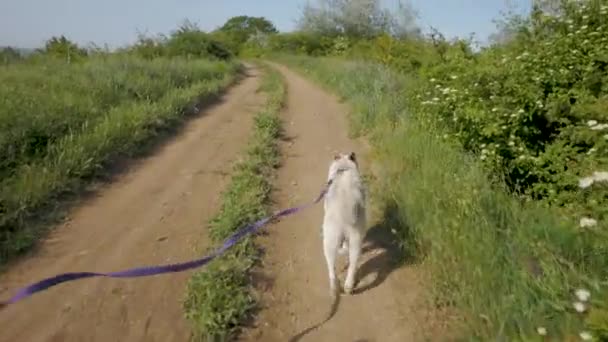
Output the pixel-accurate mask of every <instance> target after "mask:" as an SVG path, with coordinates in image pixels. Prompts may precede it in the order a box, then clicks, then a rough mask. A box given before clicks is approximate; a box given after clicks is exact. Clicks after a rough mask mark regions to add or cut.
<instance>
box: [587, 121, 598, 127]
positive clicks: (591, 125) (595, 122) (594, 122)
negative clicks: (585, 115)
mask: <svg viewBox="0 0 608 342" xmlns="http://www.w3.org/2000/svg"><path fill="white" fill-rule="evenodd" d="M595 125H597V121H595V120H589V121H587V126H589V127H593V126H595Z"/></svg>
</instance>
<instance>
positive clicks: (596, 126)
mask: <svg viewBox="0 0 608 342" xmlns="http://www.w3.org/2000/svg"><path fill="white" fill-rule="evenodd" d="M606 128H608V124H599V125H595V126H592V127H591V129H592V130H594V131H602V130H605V129H606Z"/></svg>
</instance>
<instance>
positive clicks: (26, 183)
mask: <svg viewBox="0 0 608 342" xmlns="http://www.w3.org/2000/svg"><path fill="white" fill-rule="evenodd" d="M239 69H240V67H239V65H238V64H236V63H226V62H210V61H205V60H191V61H187V60H185V59H179V58H175V59H171V60H169V59H156V60H152V61H145V60H142V59H138V58H134V57H129V56H106V57H100V58H91V59H89V60H87V61H85V62H83V63H76V64H66V63H63V62H59V61H55V60H53V59H51V58H46V59H45V60H44V61H40V62H38V63H23V64H14V65H9V66H0V155H1V156H2V157H1V159H0V263H3V262H5V261H6V260H7V259H8V258H10V257H11V256H14V255H16V254H18V253H20V252H22V251H24V250H26V249H27V248H29V247H30V246H32V245H33V243H34V242H35V241H36V239H37V237H38V236H39V235H40V234H41V233H42V232H43V230H44V229H43V228H44V227H48V225H47V224H44V223H41V222H40V221H44V220H41V217H42V216H45V217H48V216H50V215H49V214H48V213H49V212H53V210H54V209H56V208H54V206H55V204H56V203H57V202H58V201H57V200H58V199H60V198H62V195H65V194H67V193H70V192H71V193H77V192H78V190H81V189H82V188H83V185H86V184H87V183H89V182H90V180H91V179H92V177H93V176H96V175H99V174H101V173H102V172H103V171H104V169H106V167H107V166H109V165H111V163H112V161H113V160H115V159H116V158H118V157H122V156H132V155H135V154H137V153H139V152H142V151H143V150H144V147H145V146H146V145H147V144H148V143H149V142H151V141H153V140H154V139H153V138H155V137H157V136H158V135H160V134H162V133H164V132H166V131H167V130H168V129H171V128H175V127H177V125H178V124H179V123H180V122H181V121H182V120H183V119H184V118H185V116H186V115H187V114H189V113H191V112H192V111H196V110H197V109H196V106H194V104H195V103H196V102H201V101H203V100H205V99H208V98H210V97H213V96H216V95H218V94H219V93H220V92H221V91H222V90H223V89H224V88H226V87H227V86H228V85H229V84H230V83H231V82H232V81H233V80H234V79H235V76H236V74H237V72H238V71H239ZM193 101H194V102H193ZM59 202H61V201H59ZM43 214H44V215H43Z"/></svg>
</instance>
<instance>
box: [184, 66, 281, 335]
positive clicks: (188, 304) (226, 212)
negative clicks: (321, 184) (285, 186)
mask: <svg viewBox="0 0 608 342" xmlns="http://www.w3.org/2000/svg"><path fill="white" fill-rule="evenodd" d="M261 90H262V91H264V92H265V93H266V94H267V98H268V99H267V102H266V104H265V107H264V109H262V110H261V111H260V112H259V113H257V114H256V116H255V123H254V129H253V135H252V137H251V138H250V142H249V147H248V149H247V151H246V153H245V157H244V158H243V160H242V161H240V162H239V163H237V164H236V165H235V166H234V170H233V173H232V178H231V182H230V184H229V185H228V187H227V189H226V190H225V191H224V193H223V195H222V207H221V210H220V212H219V214H218V215H217V216H215V217H214V218H213V219H212V220H211V222H210V223H209V236H210V238H211V241H213V242H214V243H215V244H220V243H221V242H222V241H223V240H224V239H225V238H227V237H228V236H229V235H231V234H232V233H234V232H235V231H236V230H238V229H240V228H242V227H243V226H244V225H246V224H249V223H251V222H253V221H256V220H258V219H260V218H262V217H263V216H266V215H267V214H268V213H269V209H270V206H269V204H270V193H271V189H272V185H271V181H272V178H273V174H274V169H275V167H277V166H278V163H279V150H278V146H277V139H278V137H279V135H280V118H279V112H280V110H281V108H282V105H283V100H284V97H285V87H284V84H283V79H282V77H281V75H280V74H279V73H278V72H277V71H275V70H273V69H270V68H266V73H265V75H264V78H263V80H262V86H261ZM258 256H259V255H258V250H257V249H256V247H255V246H254V244H253V241H252V240H251V238H249V237H248V238H246V239H245V240H244V241H243V242H241V243H239V244H238V245H236V246H234V247H233V248H232V249H231V250H229V251H228V252H227V253H226V254H225V255H223V256H222V257H221V258H219V259H217V260H215V261H214V262H212V263H211V264H210V265H209V266H207V267H206V268H205V269H203V270H201V271H199V272H197V273H195V274H194V276H193V277H192V279H191V280H190V282H189V284H188V291H187V295H186V300H185V303H184V308H185V312H186V317H187V318H188V319H189V320H190V321H191V322H192V324H193V328H194V338H195V339H196V340H227V339H229V338H230V337H231V336H234V334H235V333H236V332H237V330H238V326H239V324H240V323H242V322H243V320H244V319H246V318H247V317H248V315H249V314H250V313H251V310H252V309H253V308H254V307H255V299H254V298H253V296H252V293H251V284H250V282H249V280H250V279H249V278H250V274H249V270H250V269H251V267H252V266H253V265H254V264H255V262H256V260H257V258H258Z"/></svg>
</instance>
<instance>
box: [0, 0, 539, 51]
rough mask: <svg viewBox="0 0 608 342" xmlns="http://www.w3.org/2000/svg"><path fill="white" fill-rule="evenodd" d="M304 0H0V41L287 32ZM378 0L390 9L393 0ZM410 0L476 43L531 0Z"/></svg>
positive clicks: (113, 43) (422, 14)
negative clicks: (255, 28) (248, 27)
mask: <svg viewBox="0 0 608 342" xmlns="http://www.w3.org/2000/svg"><path fill="white" fill-rule="evenodd" d="M305 2H306V1H303V0H298V1H278V0H267V1H263V2H262V1H260V2H258V3H253V2H248V1H245V0H225V1H224V2H222V3H219V4H212V3H210V1H208V0H207V1H205V0H203V1H198V2H197V1H194V0H182V1H180V3H179V4H170V6H167V4H166V3H163V2H162V1H159V0H149V1H147V3H146V4H144V3H143V0H133V1H131V2H129V3H121V2H118V1H117V0H108V1H106V2H105V3H101V2H93V1H90V0H87V1H78V0H58V1H55V2H54V3H47V2H44V1H41V0H22V1H21V2H20V3H17V4H12V5H11V6H9V5H8V4H7V3H4V4H1V3H0V46H1V47H15V48H19V49H36V48H39V47H42V46H43V45H44V42H45V41H46V40H48V39H50V38H51V37H53V36H61V35H64V36H65V37H66V38H68V39H70V40H72V41H74V42H76V43H77V44H78V45H81V46H86V45H88V44H91V43H94V44H96V45H98V46H105V45H107V46H108V47H109V48H111V49H115V48H119V47H123V46H127V45H130V44H133V43H134V42H135V40H136V39H137V34H138V33H144V34H147V35H156V34H168V33H170V32H171V31H173V30H174V29H176V28H177V27H178V26H179V25H180V24H181V23H182V22H183V21H184V20H190V21H191V22H193V23H196V24H197V25H198V26H199V27H200V29H201V30H203V31H207V32H208V31H212V30H214V29H216V28H218V27H220V26H221V25H222V24H223V23H225V22H226V20H228V19H229V18H231V17H234V16H239V15H248V16H253V17H264V18H266V19H268V20H270V21H271V22H272V23H273V24H274V25H275V26H276V27H277V29H278V30H279V31H280V32H291V31H294V30H295V29H296V19H297V18H298V16H299V14H300V9H301V8H302V5H304V3H305ZM382 3H383V5H384V6H386V7H388V8H394V7H395V5H396V3H397V0H383V1H382ZM410 3H411V4H412V6H413V8H414V9H415V10H416V11H417V12H418V14H419V16H418V20H417V24H418V26H419V27H420V28H421V29H422V31H423V32H424V33H427V32H429V30H430V27H434V28H436V29H438V30H439V31H440V32H441V33H442V34H444V35H445V36H446V38H448V39H452V38H456V37H461V38H466V37H468V36H469V35H470V34H471V33H473V34H475V37H476V39H477V40H478V41H480V43H481V44H484V43H486V42H487V40H488V37H489V36H490V35H491V34H492V33H493V32H495V25H494V23H493V20H494V19H497V18H499V17H500V16H501V11H507V10H508V9H509V6H511V7H512V9H513V10H514V11H515V12H516V13H520V14H525V13H527V12H528V11H529V8H530V6H531V0H510V1H508V0H507V1H505V0H485V1H484V0H458V1H451V0H426V1H425V0H411V1H410ZM211 7H213V8H211ZM438 8H440V10H437V9H438ZM107 23H111V25H107Z"/></svg>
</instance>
